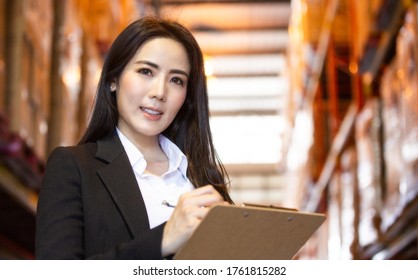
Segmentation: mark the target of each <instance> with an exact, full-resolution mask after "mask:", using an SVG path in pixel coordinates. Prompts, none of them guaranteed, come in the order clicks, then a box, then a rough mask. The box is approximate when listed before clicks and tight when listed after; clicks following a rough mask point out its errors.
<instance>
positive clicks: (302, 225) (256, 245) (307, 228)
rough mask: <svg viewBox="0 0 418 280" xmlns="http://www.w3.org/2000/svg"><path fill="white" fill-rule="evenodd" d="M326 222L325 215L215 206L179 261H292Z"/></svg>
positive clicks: (181, 250)
mask: <svg viewBox="0 0 418 280" xmlns="http://www.w3.org/2000/svg"><path fill="white" fill-rule="evenodd" d="M324 221H325V215H324V214H318V213H305V212H298V211H289V210H283V209H275V208H269V207H268V208H262V207H240V206H234V205H228V206H223V205H222V206H215V207H213V208H212V209H211V210H210V211H209V213H208V214H207V216H206V217H205V219H203V221H202V222H201V223H200V225H199V226H198V228H197V229H196V231H195V232H194V233H193V235H192V236H191V237H190V239H189V240H188V242H187V243H186V244H185V245H184V246H183V248H182V249H180V250H179V252H178V253H177V254H176V255H175V256H174V259H175V260H290V259H292V258H293V257H294V256H295V255H296V254H297V252H298V251H299V250H300V249H301V248H302V246H303V245H304V244H305V243H306V241H308V239H309V238H310V237H311V236H312V234H313V233H314V232H315V231H316V230H317V229H318V228H319V226H320V225H321V224H322V223H323V222H324Z"/></svg>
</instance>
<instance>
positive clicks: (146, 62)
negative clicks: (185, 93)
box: [135, 60, 189, 78]
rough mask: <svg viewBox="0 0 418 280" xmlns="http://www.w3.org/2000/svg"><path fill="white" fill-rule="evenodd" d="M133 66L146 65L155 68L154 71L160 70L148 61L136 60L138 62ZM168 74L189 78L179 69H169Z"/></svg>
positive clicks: (156, 65)
mask: <svg viewBox="0 0 418 280" xmlns="http://www.w3.org/2000/svg"><path fill="white" fill-rule="evenodd" d="M135 64H146V65H149V66H151V67H153V68H156V69H158V68H160V67H159V66H158V64H155V63H154V62H151V61H148V60H138V61H136V62H135ZM170 73H175V74H180V75H184V76H186V77H187V78H188V77H189V74H187V72H186V71H184V70H181V69H170Z"/></svg>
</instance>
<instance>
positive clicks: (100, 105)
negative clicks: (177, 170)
mask: <svg viewBox="0 0 418 280" xmlns="http://www.w3.org/2000/svg"><path fill="white" fill-rule="evenodd" d="M161 37H164V38H171V39H173V40H176V41H177V42H179V43H181V44H182V45H183V47H184V48H185V49H186V52H187V55H188V59H189V62H190V77H189V81H188V83H187V96H186V100H185V102H184V104H183V106H182V107H181V108H180V110H179V112H178V114H177V116H176V117H175V118H174V120H173V122H172V123H171V124H170V126H169V127H168V128H167V129H166V130H165V131H163V135H165V136H166V137H167V138H169V139H170V140H171V141H173V142H174V143H175V144H176V145H177V146H178V147H179V148H180V150H181V151H182V152H183V153H184V154H185V155H186V156H187V159H188V169H187V176H188V177H189V179H190V181H191V182H192V184H193V185H194V186H195V187H201V186H204V185H207V184H211V185H213V186H214V187H215V188H216V189H217V190H218V191H219V193H220V194H221V195H222V196H223V197H224V199H225V200H226V201H229V202H232V200H231V198H230V196H229V194H228V187H227V186H228V184H229V182H228V180H229V178H228V175H227V173H226V170H225V168H224V166H223V165H222V163H221V161H220V160H219V158H218V156H217V154H216V151H215V149H214V147H213V143H212V134H211V131H210V126H209V105H208V93H207V85H206V76H205V73H204V64H203V55H202V51H201V49H200V47H199V45H198V43H197V42H196V40H195V38H194V37H193V35H192V34H191V33H190V31H189V30H188V29H187V28H185V27H184V26H183V25H182V24H180V23H179V22H176V21H171V20H166V19H160V18H154V17H145V18H142V19H139V20H136V21H134V22H133V23H131V24H130V25H129V26H127V27H126V28H125V29H124V30H123V31H122V32H121V33H120V34H119V36H118V37H117V38H116V40H115V41H114V42H113V44H112V46H111V48H110V50H109V52H108V53H107V56H106V59H105V61H104V65H103V69H102V73H101V76H100V80H99V85H98V88H97V92H96V97H95V101H94V105H93V111H92V115H91V118H90V121H89V124H88V126H87V129H86V131H85V132H84V135H83V136H82V138H81V140H80V142H79V144H83V143H88V142H95V141H97V140H98V139H101V138H103V137H106V136H107V135H109V134H111V133H114V132H115V129H116V125H117V123H118V118H119V113H118V110H117V105H116V95H115V94H114V93H111V91H110V84H111V83H112V82H113V81H115V80H116V81H117V80H118V79H119V77H120V75H121V74H122V72H123V70H124V69H125V66H126V65H127V64H128V62H129V61H130V60H131V59H132V58H133V57H134V55H135V53H136V52H137V51H138V49H139V48H140V47H141V46H142V45H143V44H144V43H145V42H147V41H149V40H151V39H154V38H161Z"/></svg>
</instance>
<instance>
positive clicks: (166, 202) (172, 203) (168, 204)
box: [162, 200, 177, 208]
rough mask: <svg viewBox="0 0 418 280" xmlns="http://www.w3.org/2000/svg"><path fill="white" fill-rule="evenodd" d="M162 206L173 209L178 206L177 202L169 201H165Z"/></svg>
mask: <svg viewBox="0 0 418 280" xmlns="http://www.w3.org/2000/svg"><path fill="white" fill-rule="evenodd" d="M162 204H163V205H165V206H167V207H173V208H174V207H176V206H177V202H174V201H167V200H163V202H162Z"/></svg>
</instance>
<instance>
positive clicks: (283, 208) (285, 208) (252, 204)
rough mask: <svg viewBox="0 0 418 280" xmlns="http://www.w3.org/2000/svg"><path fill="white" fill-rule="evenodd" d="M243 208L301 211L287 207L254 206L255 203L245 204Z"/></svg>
mask: <svg viewBox="0 0 418 280" xmlns="http://www.w3.org/2000/svg"><path fill="white" fill-rule="evenodd" d="M241 206H243V207H246V206H249V207H259V208H271V209H279V210H287V211H295V212H298V211H299V210H298V209H296V208H287V207H281V206H274V205H271V204H270V205H262V204H254V203H247V202H243V203H242V204H241Z"/></svg>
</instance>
